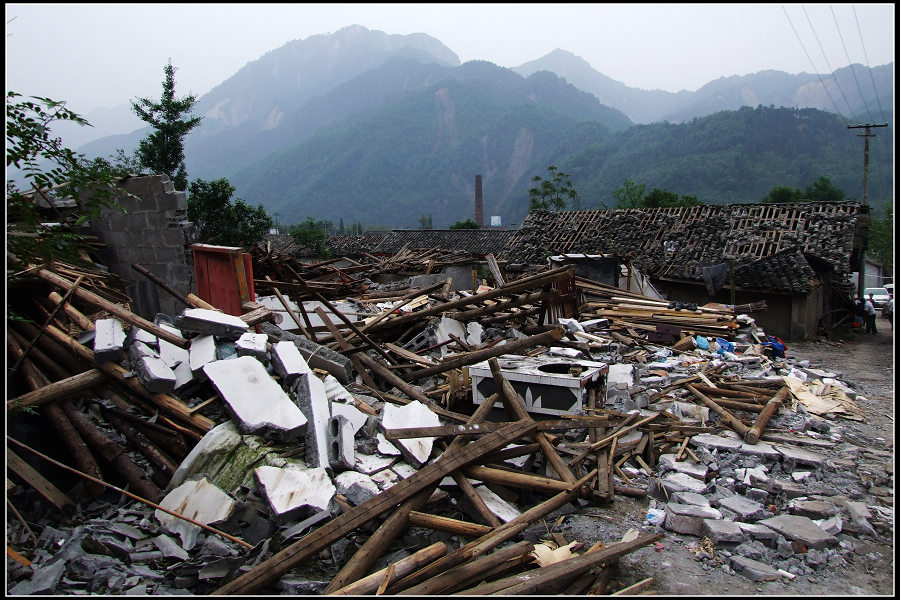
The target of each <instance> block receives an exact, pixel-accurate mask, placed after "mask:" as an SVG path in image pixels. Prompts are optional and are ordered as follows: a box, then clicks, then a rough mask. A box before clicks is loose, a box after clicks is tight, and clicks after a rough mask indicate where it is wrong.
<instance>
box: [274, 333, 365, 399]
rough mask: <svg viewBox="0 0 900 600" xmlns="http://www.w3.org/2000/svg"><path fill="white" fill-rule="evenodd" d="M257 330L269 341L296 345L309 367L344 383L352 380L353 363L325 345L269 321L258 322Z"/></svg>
mask: <svg viewBox="0 0 900 600" xmlns="http://www.w3.org/2000/svg"><path fill="white" fill-rule="evenodd" d="M259 330H260V331H261V332H263V333H265V334H266V335H267V336H269V339H270V341H271V340H275V341H284V340H287V341H289V342H292V343H293V344H294V345H295V346H297V349H298V350H299V351H300V354H302V355H303V358H304V359H305V360H306V364H308V365H309V366H310V368H312V369H322V370H323V371H327V372H328V373H330V374H331V375H332V376H334V377H335V378H336V379H337V380H338V381H339V382H340V383H344V384H346V383H350V382H351V381H353V363H351V362H350V359H349V358H347V357H346V356H344V355H343V354H341V353H339V352H335V351H334V350H332V349H331V348H329V347H327V346H322V345H320V344H317V343H315V342H312V341H310V340H308V339H306V338H305V337H300V336H298V335H294V334H293V333H290V332H288V331H285V330H283V329H282V328H281V327H278V326H277V325H273V324H271V323H267V322H263V323H260V324H259Z"/></svg>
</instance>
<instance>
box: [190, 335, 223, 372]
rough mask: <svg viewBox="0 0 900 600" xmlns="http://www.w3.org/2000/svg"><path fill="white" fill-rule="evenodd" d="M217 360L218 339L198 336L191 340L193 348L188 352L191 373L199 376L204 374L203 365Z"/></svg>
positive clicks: (209, 336)
mask: <svg viewBox="0 0 900 600" xmlns="http://www.w3.org/2000/svg"><path fill="white" fill-rule="evenodd" d="M214 360H216V338H215V337H213V336H211V335H198V336H196V337H194V338H191V348H190V351H189V352H188V363H189V364H190V365H191V371H192V372H193V373H194V374H195V375H198V374H200V373H203V365H205V364H207V363H211V362H213V361H214ZM204 375H205V373H204Z"/></svg>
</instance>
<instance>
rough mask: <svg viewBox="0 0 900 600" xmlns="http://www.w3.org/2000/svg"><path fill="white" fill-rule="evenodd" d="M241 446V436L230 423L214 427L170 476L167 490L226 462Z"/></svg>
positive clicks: (226, 422)
mask: <svg viewBox="0 0 900 600" xmlns="http://www.w3.org/2000/svg"><path fill="white" fill-rule="evenodd" d="M240 444H241V434H240V433H239V432H238V430H237V426H236V425H235V424H234V422H232V421H225V422H224V423H221V424H219V425H216V426H215V427H213V428H212V429H210V430H209V431H208V432H206V435H204V436H203V438H202V439H201V440H200V441H199V442H197V444H196V445H195V446H194V447H193V449H191V451H190V452H189V453H188V455H187V456H186V457H185V458H184V460H183V461H181V464H180V465H178V468H177V469H176V470H175V472H174V473H173V474H172V478H171V480H170V481H169V486H168V489H169V490H171V489H173V488H175V487H177V486H179V485H181V484H182V483H184V482H185V480H186V479H188V478H189V477H191V476H192V475H194V474H195V473H207V472H208V471H209V470H210V467H211V466H212V465H213V464H215V463H217V462H220V461H221V460H227V457H228V456H230V455H231V453H232V452H233V451H234V449H235V448H236V447H238V446H239V445H240Z"/></svg>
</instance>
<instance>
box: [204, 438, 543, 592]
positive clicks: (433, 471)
mask: <svg viewBox="0 0 900 600" xmlns="http://www.w3.org/2000/svg"><path fill="white" fill-rule="evenodd" d="M534 430H535V425H534V423H528V422H524V423H513V424H510V425H509V426H507V427H504V428H503V429H502V430H500V431H498V432H496V433H494V434H491V435H489V436H485V437H483V438H481V439H479V440H476V441H474V442H472V443H470V444H469V445H468V446H465V447H463V448H460V449H459V450H451V451H449V452H446V453H444V454H443V455H442V456H441V457H440V458H439V459H438V460H437V461H436V462H433V463H431V464H429V465H427V466H425V467H423V468H422V469H420V470H419V471H417V472H416V473H415V475H413V476H411V477H410V478H408V479H404V480H403V481H401V482H399V483H397V484H395V485H394V486H393V487H391V488H389V489H388V490H387V491H385V492H384V493H381V494H379V495H377V496H375V497H374V498H371V499H369V500H367V501H366V502H363V503H362V504H360V505H358V506H357V507H356V508H354V509H353V510H351V511H349V512H347V513H344V514H342V515H340V516H339V517H337V518H335V519H334V520H332V521H330V522H328V523H326V524H325V525H322V526H321V527H319V528H318V529H316V530H315V531H314V532H312V533H310V534H308V535H306V536H305V537H303V538H302V539H300V540H299V541H297V542H295V543H294V544H292V545H290V546H288V547H287V548H285V549H284V550H282V551H281V552H279V553H278V554H276V555H274V556H273V557H272V558H270V559H268V560H266V561H264V562H262V563H261V564H259V565H257V566H256V567H254V568H253V569H251V570H250V571H248V572H247V573H245V574H243V575H241V576H240V577H238V578H237V579H235V580H234V581H231V582H229V583H227V584H225V585H224V586H222V587H221V588H219V589H218V590H216V591H215V592H213V593H214V594H217V595H222V594H243V593H250V592H252V591H254V590H257V589H259V588H260V587H262V586H265V585H266V584H268V583H271V582H273V581H275V580H276V579H278V578H279V577H280V576H281V575H283V574H284V573H286V572H287V571H289V570H291V569H292V568H294V567H295V566H297V565H299V564H300V563H302V562H303V561H304V560H306V559H307V558H309V557H310V556H312V555H314V554H315V553H316V552H318V551H320V550H322V549H324V548H327V547H328V546H330V545H331V544H332V543H333V542H335V541H337V540H338V539H340V538H341V537H343V536H345V535H347V534H348V533H350V532H351V531H353V530H355V529H356V528H358V527H360V526H361V525H363V524H365V523H368V522H369V521H371V520H372V519H374V518H375V517H377V516H378V515H380V514H381V513H383V512H384V511H386V510H388V509H390V508H392V507H394V506H396V505H397V503H399V502H403V501H404V500H406V499H407V498H409V497H410V496H412V495H413V494H415V493H416V492H418V491H419V490H421V489H422V488H423V487H425V486H427V485H430V484H431V483H434V482H436V481H439V480H440V479H441V478H442V477H444V476H445V475H447V474H448V473H450V472H452V471H454V470H456V469H458V468H461V467H464V466H466V465H467V464H469V463H471V462H472V461H474V460H477V459H478V458H480V457H481V456H483V455H485V454H487V453H489V452H493V451H494V450H499V449H500V448H503V447H504V446H506V445H507V444H509V443H510V442H511V441H513V440H515V439H518V438H519V437H521V436H523V435H528V434H529V433H531V432H533V431H534Z"/></svg>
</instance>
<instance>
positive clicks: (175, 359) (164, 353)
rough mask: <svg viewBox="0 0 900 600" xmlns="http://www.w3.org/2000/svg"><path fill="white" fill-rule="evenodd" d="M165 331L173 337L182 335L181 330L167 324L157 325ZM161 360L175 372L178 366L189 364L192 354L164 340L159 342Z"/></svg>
mask: <svg viewBox="0 0 900 600" xmlns="http://www.w3.org/2000/svg"><path fill="white" fill-rule="evenodd" d="M157 327H159V328H160V329H162V330H163V331H168V332H169V333H171V334H173V335H178V336H180V335H182V333H181V330H180V329H178V328H177V327H172V326H171V325H167V324H166V323H160V324H159V325H157ZM159 358H160V360H162V361H163V362H164V363H166V364H167V365H168V366H169V368H170V369H172V370H174V369H175V368H176V367H177V366H178V365H180V364H181V363H183V362H188V361H189V360H190V353H189V352H188V350H187V349H186V348H180V347H178V346H176V345H175V344H173V343H171V342H167V341H166V340H164V339H160V340H159Z"/></svg>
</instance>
